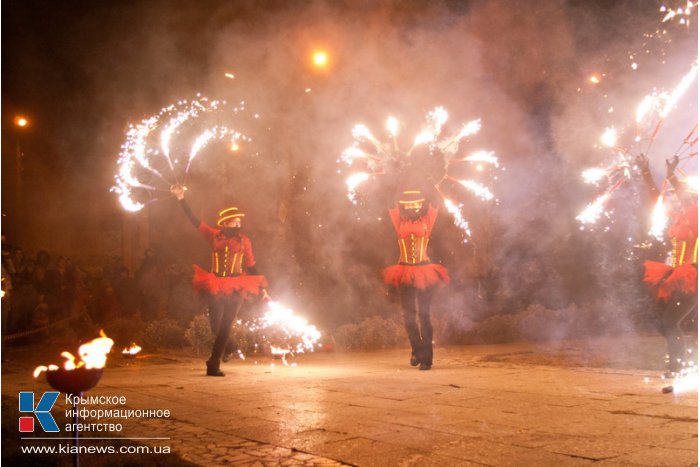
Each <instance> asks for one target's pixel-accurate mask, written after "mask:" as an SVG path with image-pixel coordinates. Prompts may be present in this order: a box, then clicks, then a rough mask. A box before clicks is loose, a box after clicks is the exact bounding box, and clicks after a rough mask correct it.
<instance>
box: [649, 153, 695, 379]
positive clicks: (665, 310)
mask: <svg viewBox="0 0 700 467" xmlns="http://www.w3.org/2000/svg"><path fill="white" fill-rule="evenodd" d="M678 161H679V159H678V156H675V157H673V158H672V159H670V160H668V161H666V168H667V180H668V182H669V183H670V184H671V186H672V187H673V189H674V191H675V194H676V199H677V201H678V205H677V206H676V208H675V209H674V210H673V211H671V212H670V213H669V218H670V219H671V220H670V222H669V227H668V230H667V239H668V240H670V244H671V248H672V249H671V252H670V254H669V257H668V259H667V261H666V262H665V263H661V262H658V261H645V262H644V282H645V283H646V284H648V285H649V287H650V288H651V290H652V292H653V293H654V298H655V300H656V307H657V312H658V313H659V318H660V324H661V326H660V328H661V331H662V333H663V335H664V336H665V337H666V341H667V344H668V356H669V364H668V370H669V372H670V373H671V374H673V373H677V372H679V371H680V370H682V368H683V366H684V363H685V361H686V352H687V345H686V341H685V337H684V335H683V331H682V329H681V323H682V322H683V320H684V319H685V318H686V317H687V316H688V315H689V314H690V313H691V312H692V311H693V310H694V309H696V308H697V305H698V295H697V292H698V287H697V285H698V265H697V263H698V205H697V198H696V196H695V195H694V194H691V193H687V192H686V191H685V190H684V187H683V185H682V184H681V183H680V182H679V181H678V179H677V178H676V175H675V170H676V167H677V166H678ZM642 173H643V176H644V179H645V181H646V184H647V187H648V189H649V193H650V195H651V197H652V198H653V199H654V200H656V199H657V198H658V196H659V194H660V193H659V190H658V188H657V187H656V185H655V184H654V181H653V179H652V178H651V174H650V173H649V170H648V165H646V164H645V165H643V166H642Z"/></svg>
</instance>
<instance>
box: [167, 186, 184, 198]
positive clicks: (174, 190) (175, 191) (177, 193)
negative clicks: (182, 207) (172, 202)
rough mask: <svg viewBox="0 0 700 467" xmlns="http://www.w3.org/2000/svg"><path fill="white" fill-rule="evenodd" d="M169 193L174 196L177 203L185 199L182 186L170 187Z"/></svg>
mask: <svg viewBox="0 0 700 467" xmlns="http://www.w3.org/2000/svg"><path fill="white" fill-rule="evenodd" d="M170 193H172V194H173V195H175V197H176V198H177V199H178V201H181V200H183V199H185V187H184V186H182V185H173V186H171V187H170Z"/></svg>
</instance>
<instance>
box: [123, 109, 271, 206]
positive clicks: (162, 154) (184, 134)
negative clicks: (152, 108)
mask: <svg viewBox="0 0 700 467" xmlns="http://www.w3.org/2000/svg"><path fill="white" fill-rule="evenodd" d="M245 108H246V106H245V103H244V102H241V103H240V104H239V105H238V106H230V105H228V104H227V103H226V102H225V101H219V100H210V99H208V98H206V97H203V96H200V95H197V97H196V98H195V99H194V100H191V101H178V102H177V103H175V104H171V105H169V106H167V107H164V108H163V109H161V110H160V112H158V113H157V114H156V115H153V116H151V117H148V118H145V119H143V120H142V121H141V122H139V123H137V124H132V125H130V126H129V129H128V130H127V132H126V138H125V141H124V143H123V144H122V147H121V152H120V154H119V160H118V168H117V173H116V175H115V177H114V178H115V186H114V187H112V189H111V191H113V192H114V193H116V194H117V196H118V198H119V202H120V203H121V205H122V207H123V208H124V209H125V210H127V211H131V212H135V211H139V210H141V209H143V208H144V207H145V206H146V205H147V204H149V203H152V202H154V201H158V200H159V199H160V198H159V196H163V195H166V196H168V195H169V188H170V186H171V185H174V184H178V183H183V184H184V182H185V181H186V180H187V175H188V173H189V170H190V166H191V164H192V162H193V160H194V159H195V158H196V156H197V155H198V154H200V152H201V151H202V150H203V149H204V148H205V147H206V146H207V145H208V144H209V143H211V142H212V141H215V140H225V141H228V146H229V148H230V149H231V151H237V150H238V149H239V147H240V143H241V142H242V141H245V142H250V141H251V138H250V137H248V136H246V135H244V134H242V133H241V132H239V131H237V130H235V129H233V128H231V127H229V126H228V124H229V123H231V122H232V121H233V120H234V118H235V117H238V116H239V114H242V113H243V112H244V111H245ZM252 118H254V119H257V118H258V115H257V114H256V115H254V116H253V117H252Z"/></svg>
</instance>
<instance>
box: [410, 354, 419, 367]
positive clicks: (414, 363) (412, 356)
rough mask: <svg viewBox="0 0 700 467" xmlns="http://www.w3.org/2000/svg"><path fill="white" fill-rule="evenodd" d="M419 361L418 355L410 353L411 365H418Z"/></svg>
mask: <svg viewBox="0 0 700 467" xmlns="http://www.w3.org/2000/svg"><path fill="white" fill-rule="evenodd" d="M419 363H420V362H419V361H418V357H416V356H415V354H411V366H418V364H419Z"/></svg>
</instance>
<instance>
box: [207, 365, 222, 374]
mask: <svg viewBox="0 0 700 467" xmlns="http://www.w3.org/2000/svg"><path fill="white" fill-rule="evenodd" d="M207 376H226V375H225V374H224V372H223V371H221V370H220V369H219V365H218V364H216V363H210V362H207Z"/></svg>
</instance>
